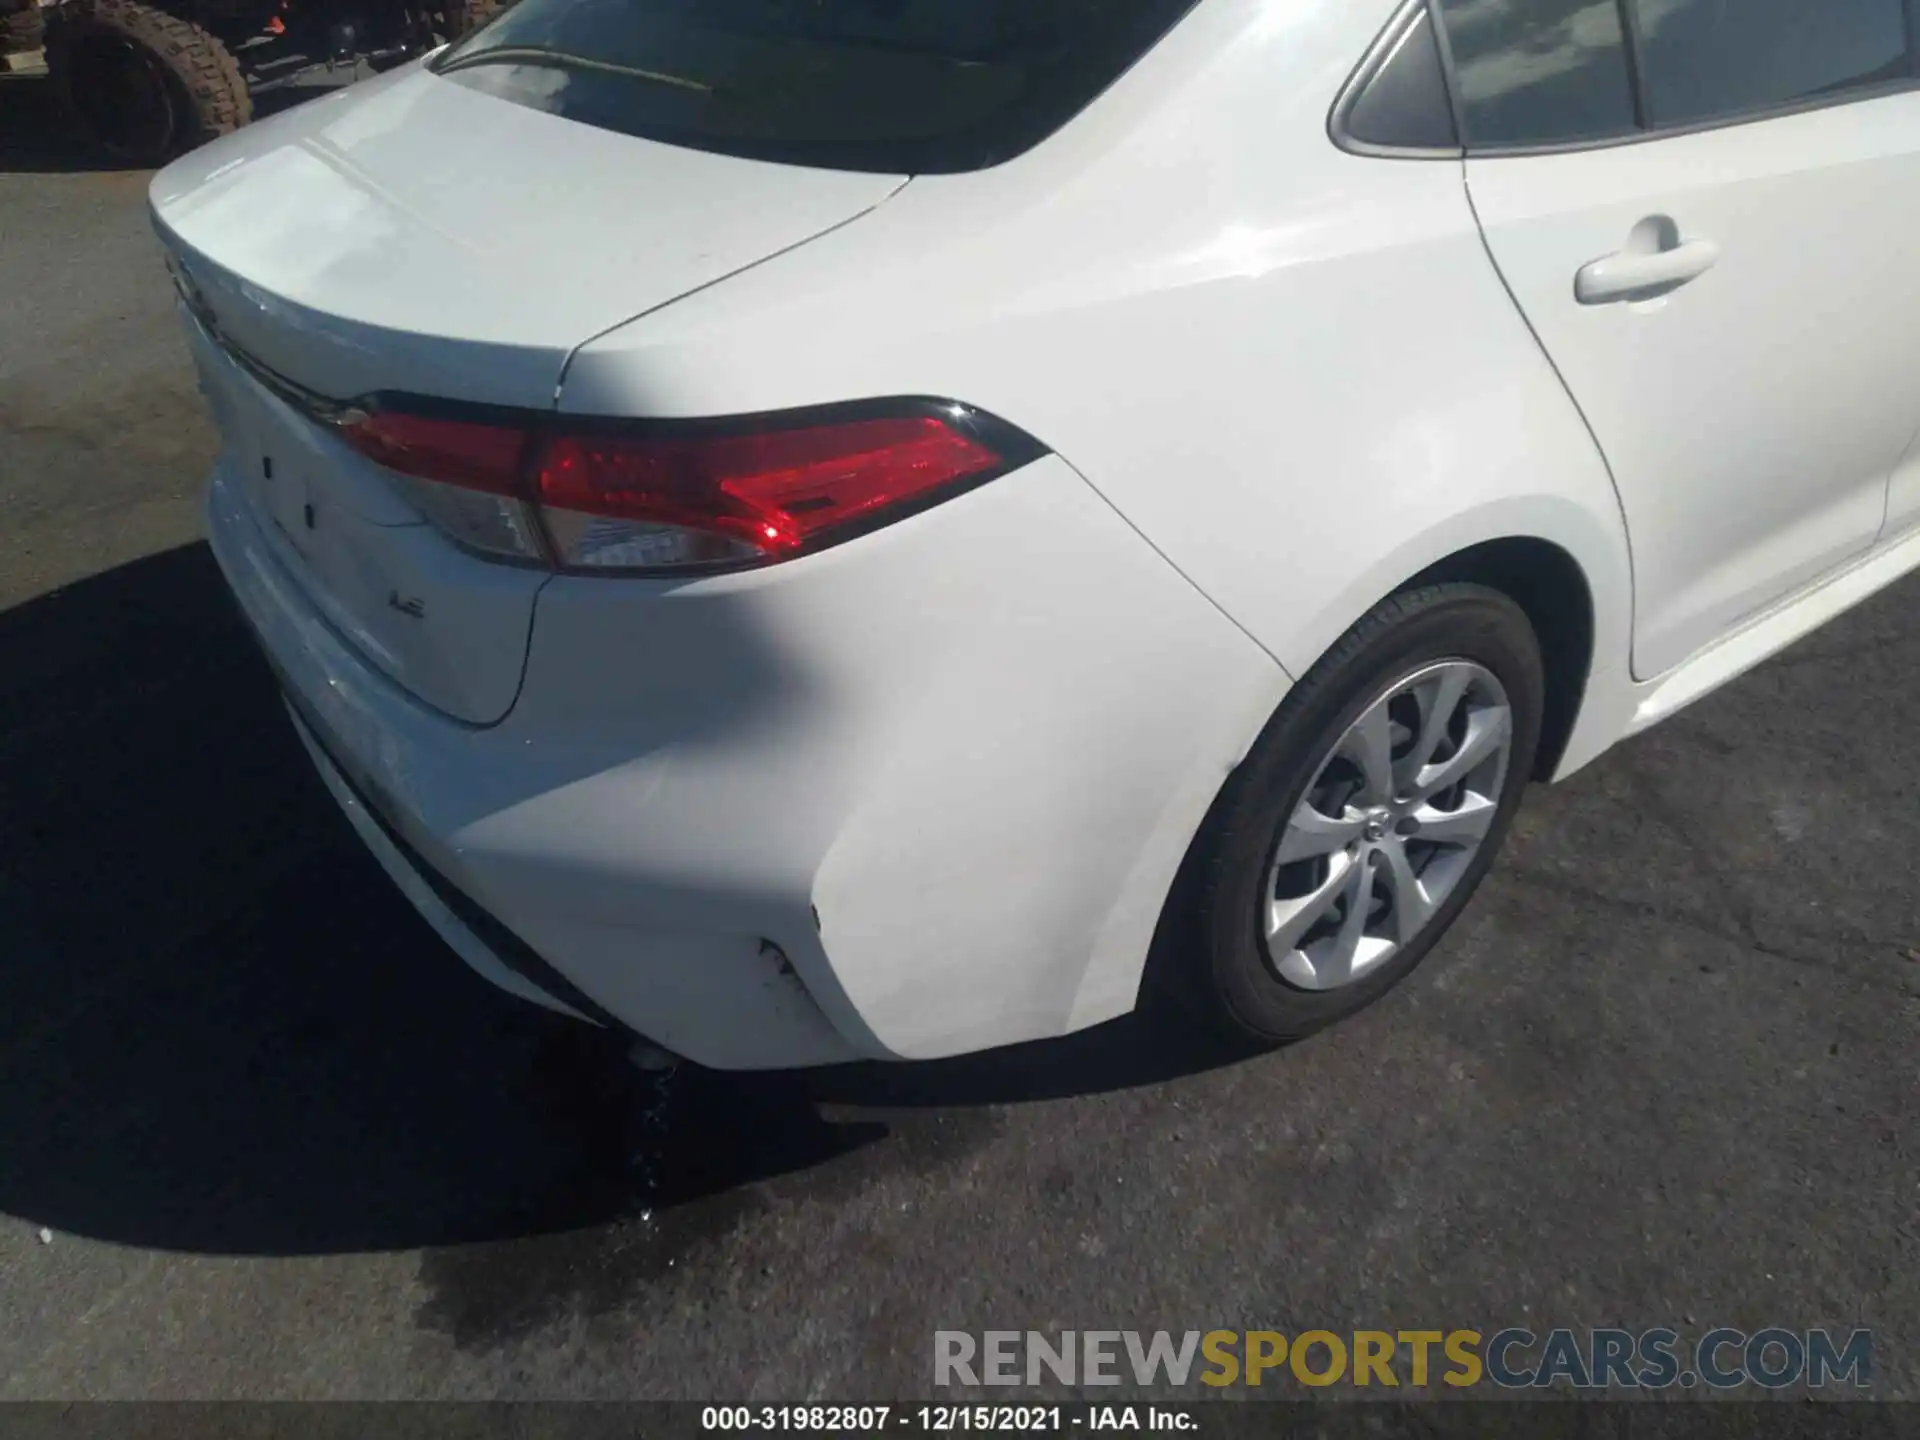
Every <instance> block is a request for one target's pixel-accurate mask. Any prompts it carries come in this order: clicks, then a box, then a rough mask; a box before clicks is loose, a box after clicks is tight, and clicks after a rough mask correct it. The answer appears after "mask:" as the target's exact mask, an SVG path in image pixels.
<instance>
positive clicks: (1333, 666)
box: [1167, 584, 1545, 1043]
mask: <svg viewBox="0 0 1920 1440" xmlns="http://www.w3.org/2000/svg"><path fill="white" fill-rule="evenodd" d="M1544 692H1545V681H1544V678H1543V671H1542V666H1541V661H1540V651H1539V646H1538V643H1537V642H1536V640H1535V638H1534V634H1533V630H1532V627H1531V626H1530V625H1529V624H1528V622H1527V618H1526V616H1525V614H1524V613H1523V612H1522V611H1521V610H1520V608H1519V607H1518V606H1517V605H1515V604H1514V603H1513V601H1511V600H1510V599H1508V598H1507V597H1506V596H1504V595H1502V594H1500V593H1498V592H1497V591H1493V590H1489V589H1486V588H1484V587H1481V586H1477V585H1460V584H1450V585H1438V586H1432V587H1428V588H1426V589H1422V590H1418V591H1413V592H1410V593H1407V594H1403V595H1399V596H1396V597H1394V598H1393V599H1391V600H1388V601H1387V602H1385V603H1384V604H1382V605H1381V606H1379V607H1378V608H1377V609H1375V610H1374V611H1373V613H1371V614H1370V615H1368V616H1367V617H1366V618H1365V619H1363V620H1362V621H1361V622H1360V623H1359V624H1358V625H1356V626H1355V627H1354V628H1353V629H1352V630H1351V631H1349V632H1348V633H1347V635H1346V636H1345V637H1344V638H1343V639H1342V640H1341V641H1340V643H1339V644H1338V645H1336V646H1335V647H1334V649H1333V650H1332V652H1330V653H1329V654H1328V655H1327V656H1326V658H1325V659H1323V660H1322V661H1321V662H1320V663H1319V664H1318V665H1316V666H1315V667H1314V668H1313V670H1312V671H1310V672H1309V673H1308V675H1307V676H1306V678H1305V679H1304V680H1302V681H1301V682H1300V684H1298V685H1297V686H1295V687H1294V689H1293V691H1292V692H1291V693H1290V694H1289V695H1288V697H1287V700H1286V702H1285V703H1284V704H1283V705H1282V706H1281V708H1280V710H1279V712H1278V713H1277V714H1276V715H1275V716H1274V718H1273V720H1272V722H1271V723H1269V725H1268V726H1267V729H1266V732H1265V733H1264V734H1263V735H1262V736H1261V738H1260V740H1259V741H1258V742H1257V743H1256V744H1255V746H1254V749H1253V751H1252V753H1251V754H1249V756H1248V757H1247V759H1246V761H1245V763H1244V764H1242V766H1241V767H1240V769H1239V770H1238V771H1237V772H1236V773H1235V775H1234V778H1233V780H1232V781H1231V782H1229V785H1228V787H1227V789H1226V791H1225V792H1224V793H1223V794H1222V796H1221V798H1220V801H1219V803H1218V804H1217V805H1216V806H1215V811H1214V814H1213V815H1212V816H1211V817H1210V819H1209V825H1208V828H1207V831H1206V832H1205V833H1204V834H1203V837H1202V839H1201V840H1200V841H1199V842H1197V847H1196V851H1195V854H1194V856H1193V858H1192V859H1191V860H1190V862H1189V867H1188V871H1187V874H1186V876H1185V878H1184V880H1183V886H1182V893H1181V894H1178V895H1177V896H1176V899H1175V904H1176V905H1177V906H1180V907H1181V911H1182V913H1181V918H1180V923H1179V924H1178V925H1177V926H1176V927H1175V933H1178V932H1179V931H1181V930H1184V932H1185V935H1184V938H1185V940H1186V941H1187V943H1185V944H1183V945H1179V946H1177V947H1176V948H1177V950H1178V952H1179V958H1178V959H1177V960H1176V961H1174V962H1173V963H1174V964H1175V966H1176V970H1175V973H1174V974H1172V975H1171V976H1169V977H1167V978H1170V979H1171V980H1172V981H1173V982H1174V988H1175V989H1176V991H1177V992H1178V993H1179V994H1180V995H1181V996H1182V997H1183V998H1186V999H1187V1000H1189V1001H1190V1002H1191V1003H1192V1004H1193V1005H1194V1006H1195V1007H1197V1008H1198V1009H1200V1010H1201V1011H1202V1012H1203V1013H1204V1014H1205V1015H1206V1017H1207V1018H1209V1019H1210V1020H1212V1021H1214V1022H1215V1023H1217V1024H1218V1025H1220V1026H1221V1027H1223V1028H1225V1029H1226V1030H1228V1031H1229V1032H1231V1033H1233V1034H1235V1035H1237V1036H1240V1037H1242V1038H1248V1039H1254V1040H1258V1041H1264V1042H1269V1043H1272V1042H1280V1041H1285V1040H1290V1039H1295V1038H1298V1037H1299V1036H1302V1035H1306V1034H1308V1033H1311V1032H1312V1031H1314V1030H1318V1029H1320V1028H1321V1027H1322V1026H1325V1025H1328V1024H1331V1023H1332V1022H1334V1021H1336V1020H1339V1019H1341V1018H1343V1017H1344V1016H1347V1015H1350V1014H1352V1013H1353V1012H1354V1011H1356V1010H1359V1009H1361V1008H1362V1007H1364V1006H1366V1005H1368V1004H1370V1003H1372V1002H1373V1001H1374V1000H1376V999H1378V998H1379V997H1380V996H1381V995H1383V994H1385V993H1386V991H1387V990H1389V989H1390V988H1392V986H1393V985H1395V984H1396V983H1398V982H1399V981H1400V980H1401V979H1403V978H1405V976H1407V975H1408V974H1409V973H1411V971H1412V970H1413V969H1414V967H1415V966H1417V965H1418V964H1419V963H1420V961H1421V960H1422V959H1423V958H1424V957H1425V956H1426V954H1427V952H1428V951H1429V950H1431V949H1432V948H1433V945H1434V943H1435V942H1436V941H1437V940H1439V938H1440V936H1441V935H1442V934H1443V933H1444V932H1445V931H1446V929H1447V927H1448V926H1449V925H1451V924H1452V923H1453V920H1454V918H1455V917H1456V916H1457V915H1458V914H1459V913H1460V911H1461V910H1462V909H1463V908H1465V906H1466V903H1467V901H1468V899H1469V898H1470V897H1471V896H1472V894H1473V891H1474V889H1475V887H1476V886H1478V885H1479V883H1480V880H1481V878H1482V877H1483V876H1484V875H1485V874H1486V872H1487V869H1488V868H1489V867H1490V866H1491V865H1492V863H1493V859H1494V856H1495V854H1496V852H1497V851H1498V850H1499V848H1500V844H1501V842H1502V840H1503V839H1504V838H1505V835H1506V830H1507V826H1508V823H1509V822H1510V821H1511V820H1512V818H1513V812H1514V811H1515V810H1516V809H1517V808H1518V806H1519V803H1520V797H1521V793H1522V791H1523V790H1524V789H1525V788H1526V783H1527V779H1528V776H1529V774H1530V772H1531V770H1532V766H1533V759H1534V751H1535V749H1536V747H1537V746H1538V743H1539V737H1540V715H1541V711H1542V708H1543V703H1544Z"/></svg>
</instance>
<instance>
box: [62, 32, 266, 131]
mask: <svg viewBox="0 0 1920 1440" xmlns="http://www.w3.org/2000/svg"><path fill="white" fill-rule="evenodd" d="M47 70H48V73H49V74H50V75H51V77H52V79H53V82H54V87H55V90H56V91H57V93H58V94H59V96H60V98H61V101H62V102H63V103H64V104H65V106H66V108H67V111H68V113H69V114H70V115H72V116H73V117H74V118H75V120H77V121H78V122H79V123H80V125H81V126H82V127H83V128H85V129H86V130H87V131H88V133H89V134H90V135H91V136H92V137H93V139H94V140H95V141H96V142H97V143H98V144H100V145H101V146H102V147H104V148H105V149H107V150H108V151H110V152H112V153H113V154H114V155H117V156H118V157H120V158H121V159H123V160H128V161H131V162H133V163H135V164H138V165H160V164H163V163H165V162H166V161H168V160H171V159H172V158H173V157H174V156H176V155H181V154H184V153H185V152H187V151H188V150H191V149H193V148H194V147H195V146H198V145H203V144H205V143H206V142H207V141H209V140H211V139H213V138H214V137H215V136H219V135H226V134H228V133H230V132H232V131H234V130H238V129H239V128H240V127H241V126H242V125H245V124H246V123H247V122H248V121H250V120H251V119H252V118H253V100H252V97H251V96H249V95H248V93H247V84H246V80H245V78H244V77H243V76H242V75H241V73H240V65H239V62H238V61H236V60H235V59H234V58H233V53H232V52H231V51H229V50H228V49H227V47H226V46H225V45H223V44H221V43H220V41H219V40H217V39H215V38H214V36H212V35H211V34H209V33H208V32H207V31H205V30H203V29H201V28H200V27H199V26H198V25H195V24H194V23H193V22H192V21H190V20H183V19H181V18H180V17H179V16H178V15H170V14H168V13H167V12H166V11H165V10H160V9H156V8H155V7H153V6H151V5H142V4H138V3H136V0H67V3H65V4H63V5H61V6H60V7H59V8H58V9H57V10H56V11H55V12H54V18H53V19H52V21H51V22H50V23H49V24H48V26H47Z"/></svg>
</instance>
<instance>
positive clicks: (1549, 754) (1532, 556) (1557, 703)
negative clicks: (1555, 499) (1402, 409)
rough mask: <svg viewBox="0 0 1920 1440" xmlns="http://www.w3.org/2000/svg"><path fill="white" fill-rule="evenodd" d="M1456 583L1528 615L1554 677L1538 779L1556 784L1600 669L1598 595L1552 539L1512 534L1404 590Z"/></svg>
mask: <svg viewBox="0 0 1920 1440" xmlns="http://www.w3.org/2000/svg"><path fill="white" fill-rule="evenodd" d="M1448 581H1455V582H1459V581H1465V582H1470V583H1473V584H1478V585H1485V586H1486V587H1487V588H1488V589H1491V590H1498V591H1499V592H1500V593H1501V594H1503V595H1505V596H1506V597H1507V598H1508V599H1510V600H1512V601H1513V602H1514V603H1515V604H1516V605H1518V606H1519V607H1520V608H1521V610H1523V611H1524V612H1526V616H1527V623H1528V624H1530V625H1531V626H1532V627H1533V633H1534V636H1535V638H1536V639H1537V640H1538V641H1539V642H1540V658H1541V661H1542V663H1543V664H1544V666H1545V668H1546V676H1547V693H1546V712H1545V714H1544V715H1542V717H1541V722H1540V748H1539V751H1538V753H1537V754H1536V756H1535V758H1534V766H1533V778H1534V779H1536V780H1550V779H1552V778H1553V776H1554V774H1555V773H1556V772H1557V771H1558V770H1559V768H1560V760H1561V757H1562V756H1563V755H1565V754H1566V750H1567V742H1568V741H1569V740H1570V739H1571V738H1572V736H1573V727H1574V722H1575V721H1577V720H1578V719H1579V717H1580V707H1581V703H1582V702H1583V701H1584V700H1585V698H1586V694H1587V682H1588V679H1589V676H1590V675H1591V673H1592V669H1593V629H1594V607H1593V590H1592V588H1591V587H1590V586H1589V585H1588V584H1587V577H1586V574H1585V572H1584V571H1582V570H1581V568H1580V562H1579V561H1577V560H1575V559H1574V558H1573V556H1572V555H1570V554H1568V553H1567V552H1566V551H1565V550H1564V549H1562V548H1561V547H1560V546H1558V545H1556V544H1554V543H1553V542H1552V541H1550V540H1541V539H1539V538H1537V537H1534V536H1523V535H1512V536H1507V537H1505V538H1503V539H1499V540H1487V541H1483V542H1481V543H1480V544H1478V545H1473V546H1469V547H1468V548H1467V549H1465V550H1461V551H1458V552H1456V553H1455V554H1452V555H1449V556H1448V557H1447V558H1446V559H1444V560H1442V561H1440V562H1439V563H1437V564H1434V565H1430V566H1428V567H1427V568H1426V569H1425V570H1423V571H1421V572H1420V573H1419V574H1418V575H1415V576H1413V577H1411V578H1410V579H1409V580H1408V581H1407V582H1406V584H1405V585H1403V586H1400V587H1399V588H1400V589H1403V590H1412V589H1416V588H1418V587H1420V586H1422V585H1435V584H1441V583H1445V582H1448Z"/></svg>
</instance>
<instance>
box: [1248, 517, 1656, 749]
mask: <svg viewBox="0 0 1920 1440" xmlns="http://www.w3.org/2000/svg"><path fill="white" fill-rule="evenodd" d="M1448 580H1452V581H1468V582H1473V583H1477V584H1482V585H1486V586H1488V587H1489V588H1491V589H1495V590H1498V591H1500V592H1501V593H1502V594H1504V595H1507V596H1508V597H1509V598H1511V599H1512V600H1513V601H1514V602H1515V603H1516V604H1518V605H1519V606H1520V608H1521V609H1522V610H1523V611H1524V612H1525V613H1526V615H1527V619H1528V621H1529V622H1530V623H1531V624H1532V625H1533V628H1534V633H1535V634H1536V635H1537V636H1538V637H1539V640H1540V646H1541V653H1542V658H1543V660H1544V661H1545V662H1546V666H1547V681H1548V708H1547V714H1546V715H1545V717H1544V720H1543V729H1542V734H1541V749H1540V755H1539V758H1538V760H1537V762H1536V764H1535V767H1534V776H1535V778H1536V779H1540V780H1557V779H1564V778H1566V776H1568V775H1570V774H1572V773H1573V772H1574V771H1575V770H1577V769H1579V768H1580V767H1581V766H1583V765H1585V764H1586V763H1587V762H1589V761H1591V760H1592V759H1594V758H1595V757H1596V756H1598V755H1599V754H1601V753H1602V752H1603V751H1605V750H1606V749H1607V747H1608V746H1610V745H1611V744H1613V742H1614V741H1615V740H1617V739H1619V738H1620V736H1621V735H1622V734H1624V733H1625V731H1626V726H1627V720H1628V717H1629V716H1630V714H1631V711H1632V703H1633V695H1632V682H1631V676H1630V675H1629V673H1628V670H1627V657H1628V648H1629V644H1630V636H1631V632H1632V597H1633V588H1632V568H1631V561H1630V558H1629V555H1628V551H1627V544H1626V536H1625V532H1624V528H1623V527H1622V525H1621V524H1620V521H1619V517H1618V513H1617V511H1616V512H1613V513H1611V514H1608V515H1595V514H1594V513H1592V512H1591V511H1590V510H1589V509H1588V508H1587V507H1585V506H1582V505H1580V504H1578V503H1576V502H1574V501H1572V500H1569V499H1565V498H1561V497H1555V496H1533V497H1526V498H1523V499H1515V500H1511V501H1503V502H1495V503H1494V504H1492V505H1490V506H1487V507H1485V508H1484V509H1477V510H1475V511H1470V512H1468V513H1466V514H1463V515H1459V516H1456V517H1454V519H1453V521H1452V523H1450V524H1448V525H1446V526H1444V527H1442V528H1440V529H1439V530H1437V531H1434V532H1431V533H1428V534H1425V535H1422V536H1419V537H1417V538H1414V539H1412V540H1411V541H1409V542H1408V543H1406V544H1404V545H1402V546H1401V547H1399V548H1397V549H1396V550H1395V551H1393V552H1392V553H1391V554H1389V555H1387V556H1386V557H1384V558H1383V559H1382V560H1381V561H1380V562H1379V563H1377V564H1376V565H1374V566H1371V567H1368V568H1367V570H1366V571H1365V572H1364V574H1363V575H1361V576H1359V577H1357V578H1356V580H1355V582H1354V583H1353V584H1352V585H1351V586H1349V587H1347V588H1345V589H1344V590H1343V591H1342V592H1341V593H1340V594H1339V595H1338V596H1337V597H1334V598H1332V599H1331V600H1329V602H1328V603H1327V604H1326V606H1325V607H1324V608H1322V609H1321V610H1320V611H1319V613H1318V614H1317V615H1316V616H1314V617H1313V618H1312V620H1311V621H1310V622H1309V623H1307V624H1306V625H1304V626H1302V627H1301V629H1300V632H1299V634H1300V643H1299V644H1298V645H1297V646H1296V647H1294V648H1293V649H1292V650H1290V651H1289V652H1287V653H1284V654H1281V655H1279V656H1278V657H1277V658H1278V659H1279V660H1280V662H1281V664H1283V665H1284V666H1286V668H1287V670H1288V671H1289V672H1290V673H1291V674H1293V675H1296V676H1300V675H1304V674H1306V673H1307V671H1308V670H1310V669H1311V668H1312V667H1313V665H1314V664H1315V663H1317V662H1318V660H1319V658H1320V657H1321V656H1322V655H1324V654H1326V653H1327V652H1328V651H1329V650H1331V649H1332V648H1333V646H1334V645H1335V644H1336V643H1338V641H1339V639H1340V637H1341V636H1342V635H1344V634H1345V633H1346V632H1347V631H1348V630H1349V629H1351V628H1352V626H1353V625H1354V624H1356V623H1357V622H1358V621H1359V620H1360V618H1361V617H1362V616H1364V615H1366V614H1367V613H1368V612H1369V611H1371V610H1372V609H1373V608H1374V607H1375V606H1376V605H1378V604H1379V603H1380V602H1381V601H1383V600H1385V599H1387V598H1388V597H1390V596H1392V595H1396V594H1399V593H1400V592H1402V591H1405V590H1410V589H1414V588H1417V587H1418V586H1421V585H1428V584H1433V583H1435V582H1438V581H1448Z"/></svg>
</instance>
